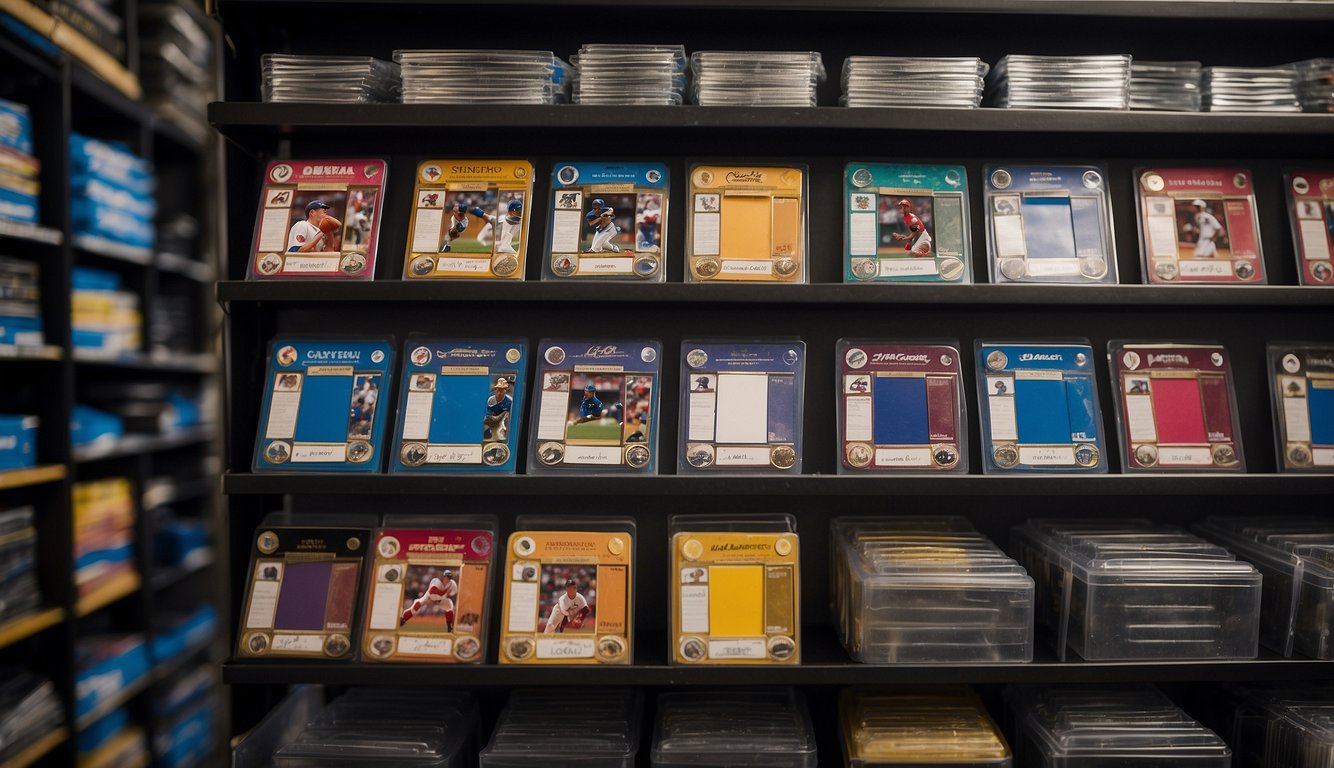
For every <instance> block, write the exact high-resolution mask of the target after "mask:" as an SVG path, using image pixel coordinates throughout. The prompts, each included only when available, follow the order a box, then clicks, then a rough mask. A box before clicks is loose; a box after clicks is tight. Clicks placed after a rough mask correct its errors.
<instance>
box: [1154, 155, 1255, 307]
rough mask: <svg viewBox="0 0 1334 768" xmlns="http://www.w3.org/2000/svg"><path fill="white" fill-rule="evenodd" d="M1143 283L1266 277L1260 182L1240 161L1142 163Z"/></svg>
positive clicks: (1242, 280)
mask: <svg viewBox="0 0 1334 768" xmlns="http://www.w3.org/2000/svg"><path fill="white" fill-rule="evenodd" d="M1135 177H1136V179H1137V180H1138V185H1137V188H1138V190H1139V207H1138V208H1137V209H1136V211H1137V212H1138V214H1139V239H1140V249H1139V250H1140V256H1141V263H1142V264H1143V268H1144V282H1146V283H1162V284H1165V285H1172V284H1180V283H1254V284H1256V285H1263V284H1264V283H1265V262H1264V256H1263V254H1262V252H1261V250H1260V221H1259V219H1258V218H1256V213H1255V186H1254V185H1253V184H1251V172H1250V171H1248V170H1245V169H1243V168H1141V169H1139V170H1138V171H1136V172H1135Z"/></svg>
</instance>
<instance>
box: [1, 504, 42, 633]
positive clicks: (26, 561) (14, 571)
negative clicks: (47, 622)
mask: <svg viewBox="0 0 1334 768" xmlns="http://www.w3.org/2000/svg"><path fill="white" fill-rule="evenodd" d="M41 602H42V591H41V589H40V588H39V587H38V584H37V529H36V528H34V527H33V508H32V507H19V508H17V509H6V510H0V624H4V623H6V622H10V621H13V620H14V619H17V618H19V617H20V616H23V615H25V614H27V613H31V612H32V611H34V610H36V609H37V608H38V607H39V606H40V605H41Z"/></svg>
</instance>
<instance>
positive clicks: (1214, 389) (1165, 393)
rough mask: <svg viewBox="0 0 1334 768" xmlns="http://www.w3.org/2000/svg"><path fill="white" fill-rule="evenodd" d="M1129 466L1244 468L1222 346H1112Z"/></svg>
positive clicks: (1119, 418)
mask: <svg viewBox="0 0 1334 768" xmlns="http://www.w3.org/2000/svg"><path fill="white" fill-rule="evenodd" d="M1107 359H1108V365H1109V367H1110V368H1111V373H1112V389H1113V392H1114V394H1115V397H1116V418H1117V421H1118V422H1119V423H1120V426H1121V430H1120V431H1121V457H1122V461H1123V462H1124V468H1125V471H1126V472H1152V471H1171V470H1176V471H1183V472H1205V471H1220V472H1245V471H1246V462H1245V459H1244V458H1243V456H1242V451H1241V427H1240V425H1239V424H1238V422H1237V398H1236V394H1235V392H1234V391H1233V387H1232V369H1231V364H1230V362H1229V360H1228V353H1227V350H1226V349H1225V348H1223V347H1222V346H1221V345H1218V344H1171V343H1166V342H1138V343H1131V342H1124V341H1112V342H1109V343H1108V345H1107Z"/></svg>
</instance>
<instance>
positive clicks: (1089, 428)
mask: <svg viewBox="0 0 1334 768" xmlns="http://www.w3.org/2000/svg"><path fill="white" fill-rule="evenodd" d="M976 347H977V390H978V401H979V402H978V408H979V410H980V414H979V420H980V421H981V422H982V469H983V472H985V473H987V474H991V473H1007V472H1071V473H1081V474H1091V473H1092V474H1097V473H1104V472H1106V471H1107V457H1106V453H1105V451H1104V449H1103V436H1102V411H1101V410H1100V409H1099V407H1098V388H1097V384H1096V383H1095V382H1094V379H1093V350H1092V348H1091V347H1090V346H1089V345H1088V342H1087V341H1086V340H1083V339H1080V340H1077V341H1068V342H1065V341H1053V342H1045V341H1016V342H997V341H978V342H977V344H976Z"/></svg>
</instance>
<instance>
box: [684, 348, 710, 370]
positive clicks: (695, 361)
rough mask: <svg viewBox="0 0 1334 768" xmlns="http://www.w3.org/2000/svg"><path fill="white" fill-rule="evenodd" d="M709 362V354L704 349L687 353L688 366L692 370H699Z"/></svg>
mask: <svg viewBox="0 0 1334 768" xmlns="http://www.w3.org/2000/svg"><path fill="white" fill-rule="evenodd" d="M707 362H709V353H708V352H705V351H704V350H702V349H692V350H690V351H689V352H687V353H686V365H688V366H690V367H691V368H699V367H700V366H702V365H704V364H705V363H707Z"/></svg>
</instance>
